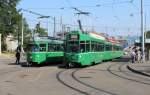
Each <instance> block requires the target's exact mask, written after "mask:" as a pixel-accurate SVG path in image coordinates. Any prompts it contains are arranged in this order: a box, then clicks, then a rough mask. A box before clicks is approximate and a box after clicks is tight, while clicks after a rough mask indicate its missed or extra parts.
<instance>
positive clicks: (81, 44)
mask: <svg viewBox="0 0 150 95" xmlns="http://www.w3.org/2000/svg"><path fill="white" fill-rule="evenodd" d="M80 51H81V52H85V41H81V42H80Z"/></svg>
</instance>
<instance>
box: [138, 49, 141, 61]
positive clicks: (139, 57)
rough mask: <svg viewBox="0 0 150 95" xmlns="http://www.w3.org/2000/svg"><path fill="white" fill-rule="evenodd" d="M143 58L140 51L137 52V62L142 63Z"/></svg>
mask: <svg viewBox="0 0 150 95" xmlns="http://www.w3.org/2000/svg"><path fill="white" fill-rule="evenodd" d="M141 58H142V53H141V51H140V49H139V50H138V51H137V62H138V63H141Z"/></svg>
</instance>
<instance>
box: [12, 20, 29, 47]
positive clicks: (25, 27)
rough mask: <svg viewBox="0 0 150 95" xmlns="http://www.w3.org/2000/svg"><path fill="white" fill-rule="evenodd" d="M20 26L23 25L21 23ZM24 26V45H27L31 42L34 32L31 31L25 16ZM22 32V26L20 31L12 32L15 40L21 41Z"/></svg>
mask: <svg viewBox="0 0 150 95" xmlns="http://www.w3.org/2000/svg"><path fill="white" fill-rule="evenodd" d="M20 23H21V21H20ZM20 27H22V26H21V25H20ZM23 27H24V29H23V47H26V46H27V44H28V43H29V42H30V39H31V37H32V33H31V29H30V28H29V25H28V23H27V21H26V19H25V18H23ZM21 33H22V32H21V28H20V29H19V30H18V31H14V33H12V35H13V36H14V39H15V40H19V42H21V37H22V36H21V35H22V34H21ZM18 36H19V38H18Z"/></svg>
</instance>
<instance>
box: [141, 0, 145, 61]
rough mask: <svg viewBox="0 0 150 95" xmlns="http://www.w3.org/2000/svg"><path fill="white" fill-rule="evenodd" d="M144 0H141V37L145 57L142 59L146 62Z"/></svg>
mask: <svg viewBox="0 0 150 95" xmlns="http://www.w3.org/2000/svg"><path fill="white" fill-rule="evenodd" d="M143 10H144V9H143V0H141V37H142V39H141V43H142V45H141V46H142V54H143V59H142V61H143V63H144V62H145V42H144V39H145V37H144V28H143V27H144V26H143Z"/></svg>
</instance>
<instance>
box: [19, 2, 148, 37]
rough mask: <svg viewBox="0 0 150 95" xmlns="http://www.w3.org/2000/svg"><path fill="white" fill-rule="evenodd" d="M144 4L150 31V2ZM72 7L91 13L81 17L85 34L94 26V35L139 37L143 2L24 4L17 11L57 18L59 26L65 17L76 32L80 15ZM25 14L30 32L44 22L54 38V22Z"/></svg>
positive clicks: (64, 21)
mask: <svg viewBox="0 0 150 95" xmlns="http://www.w3.org/2000/svg"><path fill="white" fill-rule="evenodd" d="M128 1H133V2H128ZM143 1H144V9H145V13H146V15H147V29H150V28H149V25H150V19H149V18H150V14H149V12H150V11H149V8H150V1H149V0H143ZM71 7H76V8H78V9H80V10H83V11H88V12H90V13H91V14H90V15H89V16H83V15H82V16H80V19H81V21H82V23H83V26H85V27H84V29H85V30H89V29H92V26H94V29H95V31H97V32H105V33H108V34H109V35H110V36H111V35H123V36H126V35H140V0H22V1H21V2H20V3H19V5H18V8H23V9H27V10H31V11H34V12H37V13H40V14H42V15H49V16H55V17H56V20H57V23H60V22H61V21H60V18H61V17H62V18H63V20H62V22H63V24H68V26H71V27H73V28H72V29H75V28H76V27H77V26H74V25H77V21H76V20H77V19H78V16H77V15H75V13H76V12H77V11H75V10H73V9H72V8H71ZM61 8H64V9H61ZM23 13H24V17H25V18H26V19H27V21H28V23H29V25H30V27H31V28H33V27H34V26H35V24H36V23H38V22H39V21H41V25H42V26H43V27H45V28H47V27H49V35H52V31H53V26H52V25H53V24H52V23H53V20H52V19H41V20H40V19H37V18H38V17H39V16H36V15H33V14H30V13H27V12H23ZM87 26H88V27H87ZM57 31H60V24H57Z"/></svg>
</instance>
